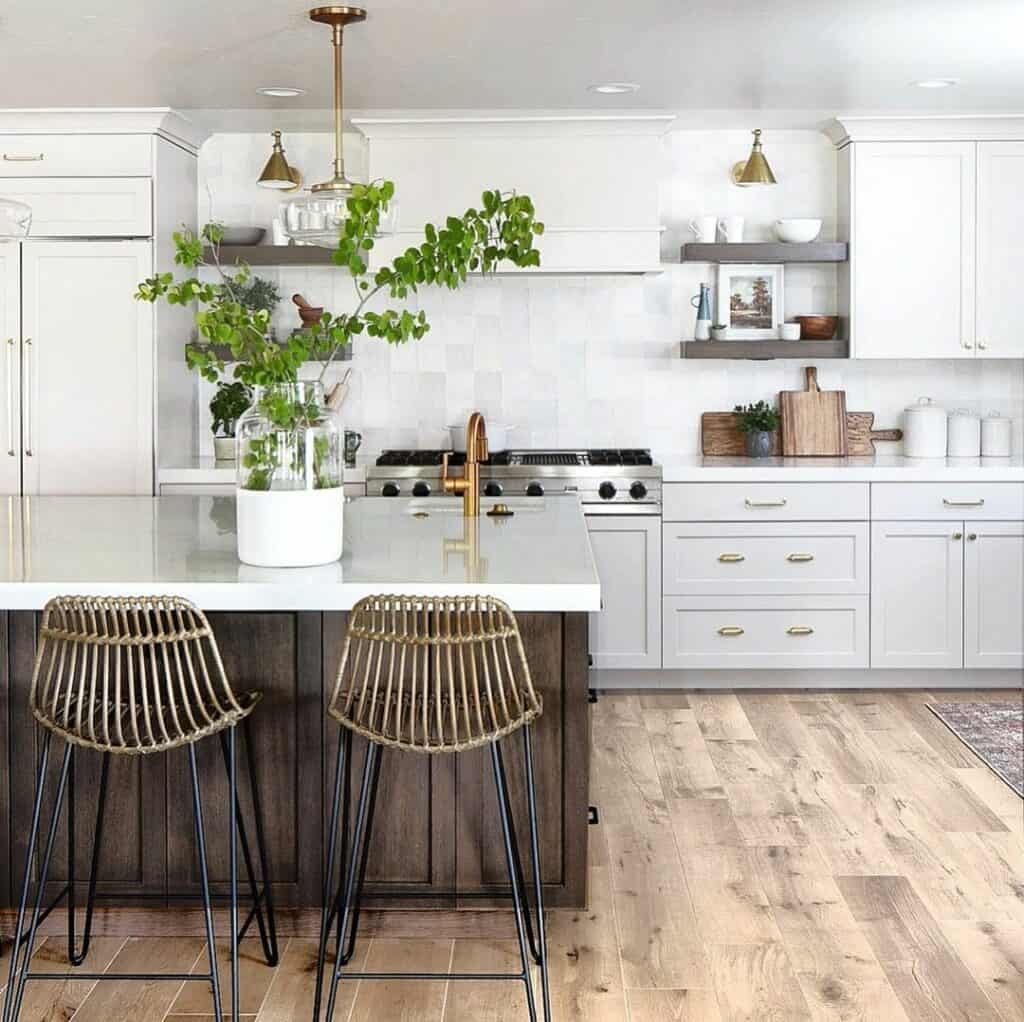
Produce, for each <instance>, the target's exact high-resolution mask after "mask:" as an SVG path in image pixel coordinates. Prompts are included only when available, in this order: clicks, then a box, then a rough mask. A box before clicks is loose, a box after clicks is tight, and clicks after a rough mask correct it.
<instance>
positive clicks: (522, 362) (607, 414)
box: [200, 131, 1024, 457]
mask: <svg viewBox="0 0 1024 1022" xmlns="http://www.w3.org/2000/svg"><path fill="white" fill-rule="evenodd" d="M349 141H352V143H353V145H352V153H351V156H350V155H349V153H348V149H346V159H347V160H349V162H350V163H351V164H352V166H353V170H355V169H356V168H357V167H358V166H359V161H360V156H361V154H360V152H359V147H358V144H357V143H356V142H355V140H354V139H353V140H349ZM665 145H666V150H667V164H668V166H669V168H670V170H669V172H668V174H667V176H666V179H665V180H664V182H663V184H662V188H661V203H662V211H663V219H664V223H665V225H666V228H667V229H666V231H665V235H664V237H663V243H662V259H663V260H664V261H665V262H666V263H669V264H670V265H668V266H667V267H666V271H665V272H664V273H662V274H660V275H652V276H646V277H601V276H595V277H567V276H552V277H545V276H531V277H529V278H526V277H500V278H496V279H492V280H473V281H471V282H470V283H469V284H468V285H467V286H466V287H465V288H464V289H463V290H461V291H459V292H457V293H454V294H452V293H448V292H446V291H427V292H424V293H423V294H422V295H421V296H420V298H419V302H418V307H419V308H422V309H424V310H426V312H427V314H428V317H429V319H430V322H431V326H432V329H431V331H430V333H428V334H427V336H426V337H425V338H424V339H423V340H422V341H420V342H413V343H411V344H409V345H407V346H405V347H403V348H395V349H393V348H389V347H388V346H387V345H385V344H383V343H381V342H377V341H372V340H368V339H367V340H360V341H359V342H357V345H356V350H355V358H354V360H353V362H352V363H351V366H352V369H353V373H352V379H351V380H350V383H351V391H350V396H349V399H348V402H347V403H346V405H345V407H344V409H343V413H342V418H343V420H344V422H345V425H346V427H347V428H354V429H359V430H360V431H361V432H362V433H363V436H364V448H363V453H364V454H365V455H366V456H367V457H372V456H374V455H376V453H377V452H378V451H379V450H380V449H381V448H383V447H415V446H440V445H441V444H442V443H443V442H444V437H443V434H442V432H441V431H442V428H443V427H444V425H445V424H446V423H448V422H452V421H461V420H462V419H463V418H464V416H465V414H466V412H467V410H469V409H471V408H474V407H478V408H480V409H481V410H482V411H484V412H485V414H486V415H487V416H488V417H490V418H491V419H493V420H501V421H503V422H507V423H514V424H517V425H518V426H519V427H520V429H519V431H518V432H517V433H516V434H515V435H514V439H515V443H516V444H517V445H520V446H524V447H526V446H554V447H576V446H604V445H612V444H617V445H622V446H633V445H635V446H650V447H652V448H654V451H655V453H656V455H657V456H660V457H665V456H666V455H667V454H668V452H678V453H690V452H694V451H696V450H697V448H698V446H699V417H700V413H701V412H702V411H705V410H715V411H718V410H726V409H730V408H732V407H733V406H734V405H735V404H737V403H740V402H744V403H745V402H748V401H755V400H757V399H759V398H765V399H768V400H771V399H773V398H774V396H775V394H776V393H777V392H778V391H779V390H784V389H798V388H800V387H801V386H802V382H801V377H802V374H801V366H802V365H803V364H804V363H803V362H797V361H776V362H710V361H683V360H682V359H680V358H679V341H680V340H682V339H683V338H685V337H688V336H692V330H693V318H694V311H693V309H692V307H691V306H690V298H691V296H693V295H694V294H695V293H696V292H697V290H698V285H699V284H700V283H701V281H705V282H709V283H712V284H713V283H714V268H713V267H709V266H705V265H698V264H682V265H680V264H679V263H678V259H679V245H680V244H681V243H682V242H683V241H684V240H688V238H689V234H688V232H687V231H686V228H685V225H686V223H687V222H688V221H689V219H690V218H691V217H692V216H695V215H699V214H716V215H720V216H724V215H728V214H742V215H744V216H745V217H746V218H747V237H748V238H750V239H751V240H761V239H767V238H769V237H770V236H771V235H770V227H771V223H772V221H773V220H774V219H775V218H776V217H780V216H821V217H823V218H824V219H825V228H824V230H823V232H822V237H823V238H825V239H829V238H832V237H834V230H835V162H836V161H835V154H834V151H833V149H832V146H831V144H830V143H829V142H828V141H827V140H826V139H825V138H824V136H822V135H820V134H818V133H817V132H806V131H801V132H772V133H770V134H769V135H767V136H766V137H765V154H766V156H767V157H768V159H769V161H770V163H771V165H772V168H773V169H774V171H775V175H776V177H777V178H778V180H779V184H778V185H777V186H775V187H773V188H750V189H739V188H736V187H734V186H733V185H732V184H731V183H730V181H729V179H728V171H729V168H730V167H731V165H732V164H733V163H734V162H735V161H736V160H738V159H742V158H743V157H744V156H745V155H746V153H747V152H749V146H750V136H749V134H748V133H746V132H736V131H674V132H670V133H669V134H668V135H667V136H666V138H665ZM285 147H286V150H287V152H288V156H289V159H291V160H293V162H294V163H295V164H296V165H298V166H299V167H301V169H302V170H303V172H304V173H305V174H306V176H307V180H319V179H320V178H322V177H325V176H327V168H328V166H329V161H330V139H329V137H328V136H327V135H312V134H306V135H290V136H286V138H285ZM269 150H270V140H269V138H267V137H266V136H264V135H245V134H219V135H214V136H213V137H212V138H211V139H210V141H209V142H207V143H206V145H205V146H204V147H203V150H202V153H201V156H200V215H201V217H205V216H206V215H207V211H208V206H207V201H208V197H207V187H206V186H207V185H208V186H209V190H210V192H211V193H212V197H213V211H214V214H215V215H216V216H217V217H218V218H219V219H223V220H225V221H227V222H230V223H238V224H260V225H268V226H269V219H270V217H272V216H273V215H274V212H275V209H276V205H277V202H278V197H277V196H275V195H274V194H273V193H268V192H267V191H265V190H263V189H260V188H258V187H256V184H255V180H256V177H257V176H258V174H259V171H260V169H261V167H262V164H263V162H264V161H265V160H266V157H267V155H268V153H269ZM623 158H624V159H625V158H628V155H627V154H624V157H623ZM498 184H499V185H500V186H502V187H505V186H507V187H514V186H515V182H514V181H509V182H498ZM399 198H400V197H399ZM539 214H540V217H541V219H543V215H544V211H543V210H539ZM258 272H259V273H260V274H261V275H263V276H267V277H270V278H272V279H276V280H277V281H278V282H279V284H280V286H281V291H282V293H284V294H285V295H286V297H287V296H290V295H291V294H292V293H293V292H296V291H299V292H302V293H303V294H304V295H305V296H306V297H307V298H308V299H309V300H310V301H311V302H313V303H314V304H319V303H323V304H324V305H325V306H326V307H328V308H330V307H331V306H332V304H333V305H335V306H336V307H337V308H339V309H340V308H343V307H345V306H346V305H347V304H348V296H349V295H350V294H351V286H352V285H351V282H350V281H349V280H348V278H347V276H346V275H345V274H344V273H343V272H342V271H340V270H334V269H315V270H308V269H288V270H276V271H275V270H264V269H260V270H259V271H258ZM286 305H287V307H285V306H284V305H283V306H282V308H281V309H280V310H279V311H278V323H279V324H280V325H281V326H282V327H284V325H285V324H291V323H297V317H296V314H295V310H294V308H293V307H292V306H291V305H290V303H286ZM412 307H413V308H416V307H417V306H416V303H415V302H414V303H413V306H412ZM835 308H836V277H835V270H834V268H829V267H817V266H804V267H801V266H789V267H787V268H786V288H785V313H786V315H787V317H789V316H793V315H798V314H801V313H812V312H821V313H829V312H835ZM819 379H820V381H821V385H822V386H823V387H825V388H840V387H841V388H844V389H845V390H846V391H847V407H848V408H849V409H850V410H856V411H873V412H875V413H876V420H875V422H876V426H877V427H879V428H883V427H888V426H892V425H898V424H899V417H900V412H901V410H902V409H903V408H904V407H905V406H906V405H907V404H909V403H910V402H911V401H913V400H914V399H915V398H917V397H918V396H920V395H928V396H930V397H933V398H935V399H936V400H937V401H940V402H942V403H944V404H946V405H948V406H949V407H971V408H974V409H975V410H977V411H988V410H990V409H999V410H1000V411H1002V412H1003V414H1004V415H1011V416H1013V417H1014V418H1015V419H1016V420H1017V431H1016V440H1017V442H1018V447H1017V449H1018V450H1020V449H1021V446H1022V445H1021V443H1020V442H1021V440H1022V438H1024V432H1022V430H1024V362H1020V361H1011V362H1005V361H983V360H971V361H906V362H892V361H886V362H871V361H825V362H822V363H820V364H819ZM201 396H202V398H206V394H205V392H204V393H203V394H202V395H201ZM201 403H202V404H203V405H205V400H202V401H201ZM201 439H202V442H203V443H208V441H207V438H206V436H205V435H203V436H202V438H201Z"/></svg>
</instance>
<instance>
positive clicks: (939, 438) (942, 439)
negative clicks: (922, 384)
mask: <svg viewBox="0 0 1024 1022" xmlns="http://www.w3.org/2000/svg"><path fill="white" fill-rule="evenodd" d="M903 453H904V454H905V455H906V456H907V457H908V458H944V457H946V409H945V408H943V407H942V406H941V405H937V404H935V402H934V401H932V399H931V398H930V397H921V398H918V399H917V403H916V404H913V405H911V406H910V407H909V408H906V409H904V411H903Z"/></svg>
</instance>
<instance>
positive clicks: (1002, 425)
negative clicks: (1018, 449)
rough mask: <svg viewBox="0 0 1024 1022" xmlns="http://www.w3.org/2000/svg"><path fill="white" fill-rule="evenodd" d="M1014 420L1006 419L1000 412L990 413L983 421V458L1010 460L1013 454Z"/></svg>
mask: <svg viewBox="0 0 1024 1022" xmlns="http://www.w3.org/2000/svg"><path fill="white" fill-rule="evenodd" d="M1012 433H1013V419H1004V418H1003V417H1002V416H1001V415H1000V414H999V413H998V412H989V413H988V415H986V416H985V418H984V419H982V420H981V456H982V457H983V458H1008V457H1009V456H1010V455H1011V454H1012V453H1013V440H1012Z"/></svg>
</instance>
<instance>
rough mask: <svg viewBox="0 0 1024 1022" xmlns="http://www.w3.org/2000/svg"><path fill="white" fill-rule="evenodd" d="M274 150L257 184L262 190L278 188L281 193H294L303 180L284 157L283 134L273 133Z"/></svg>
mask: <svg viewBox="0 0 1024 1022" xmlns="http://www.w3.org/2000/svg"><path fill="white" fill-rule="evenodd" d="M273 136H274V148H273V150H272V151H271V153H270V159H269V160H267V164H266V166H265V167H264V168H263V173H262V174H260V176H259V179H258V180H257V182H256V183H257V184H258V185H259V186H260V187H261V188H276V189H278V190H279V191H293V190H294V189H295V188H297V187H298V185H299V182H300V181H301V180H302V179H301V177H300V175H299V172H298V171H297V170H295V169H294V168H293V167H291V166H290V165H289V163H288V160H287V158H286V157H285V155H284V148H283V147H282V145H281V132H279V131H275V132H273Z"/></svg>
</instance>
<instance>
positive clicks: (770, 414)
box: [733, 401, 779, 458]
mask: <svg viewBox="0 0 1024 1022" xmlns="http://www.w3.org/2000/svg"><path fill="white" fill-rule="evenodd" d="M733 410H734V411H735V412H736V414H737V415H738V416H739V427H740V429H741V430H742V431H743V432H744V433H745V434H746V450H747V457H750V458H767V457H770V456H771V453H772V448H773V446H774V442H775V430H776V429H778V426H779V413H778V412H777V411H776V410H775V409H774V408H773V407H772V406H771V405H770V404H767V403H766V402H764V401H758V402H757V404H754V405H737V406H736V407H735V409H733Z"/></svg>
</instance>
